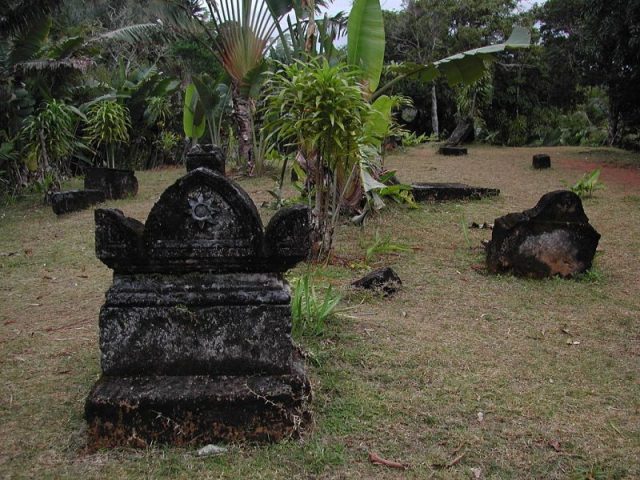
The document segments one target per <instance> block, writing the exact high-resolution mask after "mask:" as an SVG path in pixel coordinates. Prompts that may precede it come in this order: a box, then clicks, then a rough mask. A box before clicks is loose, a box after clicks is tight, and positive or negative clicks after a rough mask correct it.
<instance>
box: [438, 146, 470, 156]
mask: <svg viewBox="0 0 640 480" xmlns="http://www.w3.org/2000/svg"><path fill="white" fill-rule="evenodd" d="M438 153H439V154H440V155H445V156H454V157H459V156H461V155H466V154H467V149H466V148H463V147H440V148H439V149H438Z"/></svg>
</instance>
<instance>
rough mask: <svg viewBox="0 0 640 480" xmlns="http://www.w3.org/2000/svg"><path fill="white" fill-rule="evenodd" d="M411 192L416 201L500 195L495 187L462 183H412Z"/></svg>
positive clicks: (477, 198) (476, 198)
mask: <svg viewBox="0 0 640 480" xmlns="http://www.w3.org/2000/svg"><path fill="white" fill-rule="evenodd" d="M411 193H412V194H413V198H414V199H415V201H416V202H426V201H442V200H465V199H471V200H479V199H481V198H484V197H495V196H498V195H500V190H498V189H497V188H484V187H472V186H470V185H465V184H464V183H414V184H413V185H411Z"/></svg>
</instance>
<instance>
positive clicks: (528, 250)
mask: <svg viewBox="0 0 640 480" xmlns="http://www.w3.org/2000/svg"><path fill="white" fill-rule="evenodd" d="M599 240H600V234H599V233H598V232H597V231H596V230H595V229H594V228H593V227H592V226H591V225H590V224H589V219H588V218H587V215H586V214H585V213H584V209H583V208H582V202H581V201H580V197H578V196H577V195H576V194H575V193H573V192H570V191H568V190H558V191H555V192H550V193H547V194H545V195H543V196H542V198H540V200H539V201H538V204H537V205H536V206H535V207H534V208H531V209H529V210H525V211H524V212H521V213H510V214H508V215H505V216H503V217H500V218H497V219H496V221H495V224H494V227H493V232H492V237H491V241H490V242H489V244H488V245H487V267H488V269H489V271H490V272H493V273H503V272H511V273H513V274H515V275H519V276H524V277H533V278H543V277H552V276H555V275H559V276H561V277H572V276H574V275H576V274H579V273H583V272H585V271H587V270H588V269H589V268H591V264H592V262H593V257H594V256H595V253H596V248H597V247H598V242H599Z"/></svg>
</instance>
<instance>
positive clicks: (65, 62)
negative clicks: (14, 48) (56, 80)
mask: <svg viewBox="0 0 640 480" xmlns="http://www.w3.org/2000/svg"><path fill="white" fill-rule="evenodd" d="M93 63H94V62H93V60H91V59H90V58H88V57H74V58H63V59H60V60H54V59H50V58H44V59H37V60H29V61H26V62H20V63H17V64H16V65H15V67H16V68H18V69H20V70H22V71H24V72H28V71H48V72H51V73H55V72H57V71H59V70H63V69H70V70H77V71H79V72H82V73H86V72H87V70H89V67H90V66H91V65H93Z"/></svg>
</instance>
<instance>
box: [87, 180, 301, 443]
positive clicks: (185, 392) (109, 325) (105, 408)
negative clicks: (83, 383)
mask: <svg viewBox="0 0 640 480" xmlns="http://www.w3.org/2000/svg"><path fill="white" fill-rule="evenodd" d="M309 215H310V212H309V209H308V208H307V207H304V206H298V207H293V208H289V209H284V210H280V211H279V212H278V213H277V214H276V215H275V216H274V217H273V218H272V219H271V221H270V222H269V224H268V226H267V227H266V229H264V230H263V227H262V222H261V220H260V216H259V214H258V211H257V210H256V207H255V205H254V204H253V202H252V201H251V199H250V198H249V196H248V195H247V194H246V193H245V192H244V190H242V189H241V188H240V187H239V186H238V185H237V184H235V183H234V182H233V181H231V180H228V179H227V178H225V177H224V176H222V175H220V174H219V173H216V172H214V171H212V170H209V169H205V168H198V169H195V170H193V171H191V172H190V173H188V174H187V175H185V176H184V177H182V178H180V179H179V180H178V181H177V182H176V183H175V184H173V185H172V186H170V187H169V188H167V190H166V191H165V192H164V193H163V194H162V196H161V197H160V199H159V201H158V202H157V203H156V204H155V205H154V207H153V208H152V210H151V212H150V213H149V216H148V218H147V221H146V223H145V224H142V223H140V222H138V221H137V220H134V219H131V218H127V217H125V216H124V215H123V214H122V212H120V211H119V210H114V209H100V210H96V254H97V256H98V258H99V259H100V260H101V261H102V262H104V263H105V264H106V265H107V266H109V267H110V268H112V269H113V270H114V277H113V285H112V286H111V288H110V289H109V290H108V291H107V294H106V301H105V304H104V305H103V306H102V309H101V310H100V350H101V366H102V373H103V375H102V377H101V378H100V380H98V382H97V383H96V384H95V386H94V387H93V389H92V390H91V393H90V394H89V397H88V399H87V401H86V406H85V417H86V420H87V422H88V424H89V429H88V431H89V437H90V445H92V447H112V446H118V445H131V446H145V445H148V444H150V443H151V442H167V443H172V444H177V445H192V444H205V443H212V442H216V441H242V440H249V441H277V440H280V439H283V438H286V437H289V436H295V435H296V434H298V433H299V431H300V427H301V425H302V424H304V422H305V421H306V420H308V413H307V412H308V411H307V408H306V406H307V403H308V401H309V399H310V395H311V390H310V385H309V382H308V380H307V377H306V374H305V371H304V366H303V362H302V360H301V358H300V355H299V353H298V352H297V350H296V348H295V347H294V345H293V342H292V339H291V308H290V290H289V287H288V284H287V282H286V281H285V280H284V278H283V276H282V273H283V272H285V271H286V270H287V269H289V268H291V267H293V266H294V265H295V264H296V263H298V262H299V261H301V260H303V259H305V258H306V257H307V254H308V251H309V248H310V237H309V232H310V219H309Z"/></svg>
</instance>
